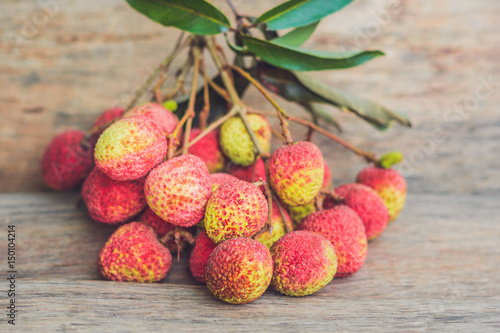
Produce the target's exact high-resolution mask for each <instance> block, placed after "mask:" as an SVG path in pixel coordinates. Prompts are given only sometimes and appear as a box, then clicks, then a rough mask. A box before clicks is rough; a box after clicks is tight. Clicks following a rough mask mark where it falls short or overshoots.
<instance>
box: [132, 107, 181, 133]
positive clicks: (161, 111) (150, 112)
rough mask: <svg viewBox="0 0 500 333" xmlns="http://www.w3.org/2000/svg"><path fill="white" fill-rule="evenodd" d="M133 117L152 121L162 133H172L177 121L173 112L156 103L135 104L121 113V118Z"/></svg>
mask: <svg viewBox="0 0 500 333" xmlns="http://www.w3.org/2000/svg"><path fill="white" fill-rule="evenodd" d="M134 117H143V118H146V119H148V120H150V121H152V122H154V123H155V124H156V125H157V126H158V127H159V128H160V129H161V130H162V131H163V133H164V134H170V133H172V132H173V131H174V130H175V128H176V127H177V124H178V123H179V118H177V116H176V115H175V114H173V113H172V112H170V111H168V110H167V109H165V108H164V107H163V106H161V105H160V104H156V103H146V104H143V105H139V106H136V107H135V108H133V109H131V110H129V111H127V112H126V113H125V114H124V115H123V118H134Z"/></svg>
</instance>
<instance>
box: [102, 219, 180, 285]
mask: <svg viewBox="0 0 500 333" xmlns="http://www.w3.org/2000/svg"><path fill="white" fill-rule="evenodd" d="M98 266H99V270H100V272H101V274H102V276H103V277H104V278H105V279H107V280H114V281H127V282H158V281H160V280H162V279H163V278H165V276H167V273H168V271H169V270H170V267H171V266H172V255H171V254H170V252H169V251H168V250H167V249H166V248H165V247H164V246H163V245H162V244H161V243H160V242H159V241H158V239H157V238H156V233H155V232H154V230H153V229H152V228H151V227H149V226H147V225H145V224H143V223H139V222H132V223H129V224H126V225H123V226H121V227H120V228H118V229H117V230H116V231H115V232H114V233H113V235H111V237H110V238H109V239H108V241H107V242H106V244H105V245H104V247H103V248H102V250H101V253H100V254H99V261H98Z"/></svg>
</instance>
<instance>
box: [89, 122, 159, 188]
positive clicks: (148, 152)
mask: <svg viewBox="0 0 500 333" xmlns="http://www.w3.org/2000/svg"><path fill="white" fill-rule="evenodd" d="M166 154H167V139H166V138H165V135H163V132H162V131H161V130H160V129H159V127H158V126H157V125H155V123H153V122H152V121H149V120H146V119H144V118H140V117H138V118H126V119H121V120H118V121H116V122H114V123H113V124H112V125H111V126H109V127H108V128H107V129H106V130H105V131H104V132H103V133H102V134H101V136H100V137H99V140H98V141H97V144H96V147H95V152H94V157H95V163H96V165H97V167H98V168H99V169H101V170H102V171H103V172H104V173H105V174H106V175H108V176H109V177H111V178H113V179H115V180H122V181H123V180H133V179H138V178H141V177H144V176H145V175H146V174H147V173H148V172H149V171H150V170H151V169H152V168H154V167H155V166H156V165H158V164H159V163H161V161H163V159H165V156H166Z"/></svg>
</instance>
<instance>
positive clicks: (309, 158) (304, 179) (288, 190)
mask: <svg viewBox="0 0 500 333" xmlns="http://www.w3.org/2000/svg"><path fill="white" fill-rule="evenodd" d="M324 168H325V167H324V164H323V155H322V154H321V151H320V150H319V148H318V147H316V145H314V144H313V143H311V142H306V141H302V142H298V143H296V144H293V145H289V146H281V147H280V148H278V149H277V150H276V151H275V152H274V153H273V154H272V155H271V158H270V160H269V176H270V184H271V186H272V188H273V190H274V191H275V192H276V194H277V195H278V197H279V198H280V199H281V201H282V202H283V203H285V204H286V205H287V206H292V207H294V206H302V205H305V204H307V203H308V202H310V201H311V200H313V199H314V197H315V196H316V194H318V192H319V190H320V188H321V185H322V183H323V176H324V172H325V169H324Z"/></svg>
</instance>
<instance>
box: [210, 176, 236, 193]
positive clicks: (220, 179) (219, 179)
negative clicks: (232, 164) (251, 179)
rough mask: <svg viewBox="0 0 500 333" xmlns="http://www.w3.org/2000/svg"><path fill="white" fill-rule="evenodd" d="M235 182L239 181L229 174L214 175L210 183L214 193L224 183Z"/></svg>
mask: <svg viewBox="0 0 500 333" xmlns="http://www.w3.org/2000/svg"><path fill="white" fill-rule="evenodd" d="M233 180H238V178H236V177H235V176H232V175H230V174H228V173H218V172H217V173H212V174H211V175H210V183H211V184H212V192H213V191H215V189H216V188H217V187H219V186H220V185H222V184H224V183H229V182H232V181H233Z"/></svg>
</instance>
